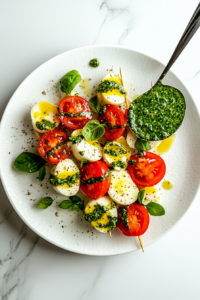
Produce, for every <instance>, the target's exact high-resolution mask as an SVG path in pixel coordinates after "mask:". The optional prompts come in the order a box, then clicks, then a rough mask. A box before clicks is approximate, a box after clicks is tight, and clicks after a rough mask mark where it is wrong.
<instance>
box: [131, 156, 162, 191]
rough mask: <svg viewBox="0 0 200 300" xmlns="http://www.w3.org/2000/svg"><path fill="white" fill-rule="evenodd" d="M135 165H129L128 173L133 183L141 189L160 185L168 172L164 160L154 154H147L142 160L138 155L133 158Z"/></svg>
mask: <svg viewBox="0 0 200 300" xmlns="http://www.w3.org/2000/svg"><path fill="white" fill-rule="evenodd" d="M132 160H135V161H136V163H135V164H133V165H132V164H130V163H129V164H128V172H129V175H130V176H131V178H132V180H133V182H134V183H135V184H136V185H138V186H141V187H147V186H154V185H156V184H157V183H159V182H160V181H161V180H162V179H163V177H164V176H165V172H166V165H165V162H164V160H163V159H162V158H161V157H160V156H158V155H156V154H155V153H152V152H145V153H144V154H143V156H142V157H141V158H140V157H139V156H138V154H135V155H133V156H132V157H131V159H130V161H132Z"/></svg>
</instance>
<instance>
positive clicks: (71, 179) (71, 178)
mask: <svg viewBox="0 0 200 300" xmlns="http://www.w3.org/2000/svg"><path fill="white" fill-rule="evenodd" d="M78 178H80V173H79V172H77V173H76V174H74V175H70V176H67V177H66V178H58V177H56V176H54V175H50V178H49V182H50V184H52V185H53V186H58V185H63V184H65V183H66V184H68V186H69V187H71V186H72V185H73V184H75V183H76V179H78Z"/></svg>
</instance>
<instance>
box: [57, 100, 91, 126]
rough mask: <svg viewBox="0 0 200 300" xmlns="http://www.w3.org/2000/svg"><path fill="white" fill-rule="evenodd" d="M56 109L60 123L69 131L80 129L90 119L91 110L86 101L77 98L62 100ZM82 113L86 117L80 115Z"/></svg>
mask: <svg viewBox="0 0 200 300" xmlns="http://www.w3.org/2000/svg"><path fill="white" fill-rule="evenodd" d="M58 108H59V117H60V121H61V122H62V123H63V124H64V125H65V126H66V127H68V128H71V129H82V128H83V127H84V126H85V125H86V124H87V123H88V122H89V121H90V120H91V119H92V109H91V108H90V106H89V103H88V101H87V100H85V99H84V98H82V97H79V96H68V97H65V98H63V99H62V100H61V101H60V102H59V104H58ZM84 113H86V115H82V114H84Z"/></svg>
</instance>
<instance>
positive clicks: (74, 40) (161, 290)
mask: <svg viewBox="0 0 200 300" xmlns="http://www.w3.org/2000/svg"><path fill="white" fill-rule="evenodd" d="M197 4H198V1H197V0H190V1H186V0H182V1H181V0H168V1H159V0H152V1H148V0H140V1H136V0H132V1H127V0H107V1H104V2H103V1H102V0H96V1H94V0H85V1H81V0H74V1H70V0H65V1H63V0H57V1H51V0H48V1H47V0H42V1H41V0H40V1H39V0H35V1H25V0H18V1H14V0H9V1H1V2H0V36H1V47H0V61H1V68H0V82H1V89H0V99H1V100H0V116H1V115H2V114H3V110H4V108H5V106H6V104H7V102H8V100H9V98H10V97H11V95H12V94H13V92H14V91H15V89H16V88H17V87H18V85H19V84H20V83H21V81H22V80H23V79H24V78H25V77H26V76H27V75H28V74H29V73H30V72H32V71H33V70H34V69H35V68H36V67H38V66H39V65H40V64H41V63H43V62H44V61H46V60H48V59H49V58H51V57H53V56H55V55H57V54H59V53H61V52H64V51H66V50H68V49H72V48H74V47H79V46H83V45H89V44H100V43H101V44H120V45H124V46H128V47H132V48H134V49H138V50H140V51H142V52H146V53H147V54H150V55H152V56H154V57H156V58H158V59H159V60H161V61H163V62H165V63H167V61H168V59H169V57H170V55H171V53H172V51H173V50H174V48H175V46H176V44H177V42H178V40H179V38H180V36H181V34H182V32H183V30H184V28H185V26H186V25H187V22H188V20H189V18H190V16H191V15H192V13H193V11H194V9H195V8H196V6H197ZM199 53H200V30H199V31H198V32H197V34H196V35H195V37H194V38H193V39H192V41H191V42H190V44H189V45H188V47H187V48H186V50H185V51H184V52H183V54H182V55H181V57H180V58H179V59H178V61H177V62H176V64H175V65H174V67H173V70H174V71H175V72H176V73H177V74H178V75H179V76H180V77H181V78H182V79H183V80H184V81H185V83H186V85H187V87H188V88H189V89H190V91H191V92H192V94H193V96H194V98H195V100H196V103H197V106H198V109H199V110H200V100H199V94H200V59H199ZM186 146H187V145H186ZM197 159H199V158H198V157H197ZM199 211H200V194H198V195H197V197H196V201H195V202H194V204H193V205H192V207H191V208H190V210H189V211H188V213H187V214H186V215H185V216H184V218H183V219H182V220H181V221H180V222H179V223H178V224H177V226H175V228H174V229H173V230H172V231H171V232H170V233H169V234H168V235H167V236H165V237H164V238H163V239H161V240H160V241H159V242H157V243H156V244H153V245H151V246H150V247H147V248H146V249H145V250H146V251H145V254H143V253H142V251H137V252H134V253H130V254H126V255H121V256H114V257H88V256H82V255H77V254H73V253H70V252H67V251H64V250H61V249H59V248H57V247H55V246H53V245H51V244H49V243H48V242H46V241H44V240H43V239H41V238H39V237H38V236H36V235H35V233H33V232H32V231H31V230H30V229H29V228H27V227H26V226H25V225H24V224H23V222H22V221H21V220H20V218H19V217H18V216H17V215H16V213H15V212H14V211H13V209H12V207H11V205H10V203H9V201H8V199H7V197H6V195H5V192H4V190H3V188H2V186H0V299H1V300H7V299H8V300H14V299H15V300H17V299H18V300H35V299H38V300H40V299H43V300H46V299H48V300H55V299H59V300H62V299H63V300H64V299H70V300H76V299H77V300H85V299H87V300H92V299H95V300H99V299H102V298H104V299H116V300H118V299H128V298H130V299H132V298H137V299H140V300H143V299H147V298H148V299H154V300H157V299H159V300H160V299H162V300H165V299H166V300H168V299H182V300H184V299H195V300H196V299H199V298H200V289H199V278H200V259H199V253H200V238H199V228H200V218H199Z"/></svg>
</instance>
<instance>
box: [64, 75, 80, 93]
mask: <svg viewBox="0 0 200 300" xmlns="http://www.w3.org/2000/svg"><path fill="white" fill-rule="evenodd" d="M81 79H82V78H81V75H80V74H79V72H78V71H76V70H72V71H69V72H68V73H67V74H65V76H63V78H62V79H61V81H60V89H61V91H62V92H63V93H67V94H69V95H70V93H71V91H72V90H73V89H74V88H75V86H76V85H77V83H79V81H81Z"/></svg>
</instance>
